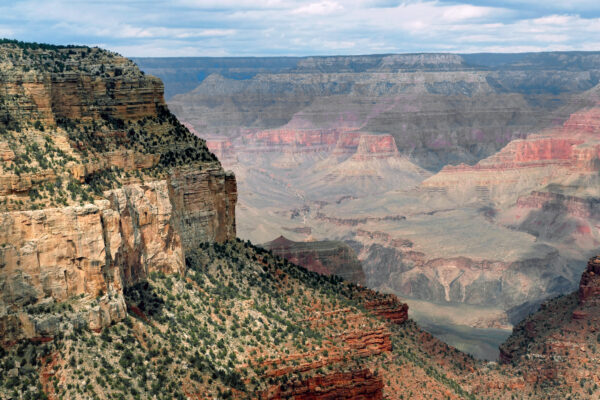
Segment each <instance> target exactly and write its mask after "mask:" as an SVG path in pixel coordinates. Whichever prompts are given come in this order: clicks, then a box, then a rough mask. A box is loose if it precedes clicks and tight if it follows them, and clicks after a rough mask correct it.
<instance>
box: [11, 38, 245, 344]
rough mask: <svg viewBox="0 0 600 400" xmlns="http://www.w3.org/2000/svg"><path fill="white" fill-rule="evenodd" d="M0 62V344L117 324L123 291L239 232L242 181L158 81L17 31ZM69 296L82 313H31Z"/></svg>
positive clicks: (107, 56) (127, 65)
mask: <svg viewBox="0 0 600 400" xmlns="http://www.w3.org/2000/svg"><path fill="white" fill-rule="evenodd" d="M0 59H1V60H2V63H0V74H1V75H2V77H3V79H2V82H1V83H0V88H1V90H2V93H4V95H3V96H2V97H1V98H0V114H1V115H2V118H1V119H0V134H1V136H2V139H1V140H4V141H3V142H2V148H3V156H2V161H1V165H0V170H1V172H0V187H1V189H0V209H1V211H3V212H0V226H2V232H1V233H0V262H1V263H2V268H1V270H0V287H1V288H2V295H1V299H0V314H1V315H0V319H1V321H2V322H0V327H1V330H0V334H1V336H2V341H3V342H11V341H14V340H19V339H23V338H33V337H50V338H51V337H54V336H56V335H58V334H60V332H61V331H63V330H64V329H67V328H66V326H69V325H70V326H75V327H78V326H83V325H86V324H87V325H88V326H89V327H90V328H92V329H100V328H102V327H105V326H107V325H108V324H110V323H114V322H115V321H117V320H119V319H122V318H124V316H125V315H126V307H125V300H124V298H123V290H124V289H125V288H127V287H129V286H131V285H134V284H136V283H138V282H140V281H141V280H145V279H147V277H148V276H149V274H151V273H153V272H161V273H167V274H173V273H179V274H184V273H185V254H186V252H187V251H189V250H191V249H193V248H196V247H197V246H198V245H199V244H200V243H204V242H211V241H217V242H224V241H227V240H230V239H232V238H234V237H235V234H236V232H235V204H236V200H237V194H236V182H235V177H234V176H233V174H231V173H226V172H225V171H223V169H222V168H221V166H220V164H219V163H218V161H216V159H215V158H214V156H213V155H212V154H211V153H210V152H209V151H208V150H207V148H206V146H205V143H204V141H202V140H200V139H198V138H196V137H195V136H194V135H192V134H191V133H190V132H189V131H188V130H187V129H186V128H185V127H183V126H182V125H181V124H179V122H177V120H176V119H175V118H174V117H173V116H172V115H171V114H170V113H169V112H168V110H167V108H166V105H165V103H164V100H163V96H162V92H163V86H162V83H161V82H160V80H158V79H157V78H154V77H150V76H146V75H144V74H143V73H141V72H140V71H139V69H138V68H137V67H136V66H135V64H133V63H132V62H131V61H129V60H127V59H125V58H123V57H120V56H118V55H116V54H113V53H110V52H107V51H104V50H100V49H97V48H94V49H92V48H87V47H55V46H46V45H29V44H23V43H17V42H10V41H9V42H3V43H1V44H0ZM92 302H94V303H96V304H97V305H96V306H90V303H92ZM61 303H68V304H69V305H70V307H71V308H72V309H73V313H72V315H69V316H68V317H66V318H60V319H57V318H56V315H51V316H49V317H45V318H41V317H39V316H37V315H35V313H34V312H33V311H32V310H35V309H36V307H38V306H39V305H44V306H52V307H59V304H61Z"/></svg>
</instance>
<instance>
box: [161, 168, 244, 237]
mask: <svg viewBox="0 0 600 400" xmlns="http://www.w3.org/2000/svg"><path fill="white" fill-rule="evenodd" d="M168 187H169V196H170V199H171V202H172V204H173V214H174V223H175V226H176V229H177V230H178V232H180V235H181V239H182V244H183V248H184V249H191V248H195V247H197V246H198V244H199V243H203V242H215V241H216V242H223V241H226V240H229V239H233V238H235V237H236V225H235V205H236V202H237V184H236V180H235V175H234V174H233V173H231V172H225V171H223V169H221V168H215V167H213V168H208V169H203V170H200V171H197V170H184V169H177V170H174V171H173V172H172V173H171V175H170V176H169V179H168Z"/></svg>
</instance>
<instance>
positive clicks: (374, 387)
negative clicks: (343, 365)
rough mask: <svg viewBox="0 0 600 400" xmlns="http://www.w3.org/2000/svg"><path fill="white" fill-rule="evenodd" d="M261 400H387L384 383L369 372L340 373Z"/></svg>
mask: <svg viewBox="0 0 600 400" xmlns="http://www.w3.org/2000/svg"><path fill="white" fill-rule="evenodd" d="M260 398H261V399H269V400H277V399H289V398H293V399H302V400H334V399H348V400H350V399H358V400H360V399H362V400H367V399H369V400H371V399H373V400H378V399H382V398H383V380H382V379H381V377H379V376H378V375H377V374H374V373H372V372H371V371H369V370H368V369H363V370H358V371H350V372H337V373H333V374H328V375H323V376H315V377H313V378H308V379H305V380H303V381H296V382H290V383H288V384H284V385H281V386H278V387H275V388H271V389H269V390H268V391H266V392H264V393H262V394H261V396H260Z"/></svg>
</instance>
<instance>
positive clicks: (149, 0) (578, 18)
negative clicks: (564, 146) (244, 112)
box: [0, 0, 600, 56]
mask: <svg viewBox="0 0 600 400" xmlns="http://www.w3.org/2000/svg"><path fill="white" fill-rule="evenodd" d="M553 3H557V2H545V3H540V2H538V1H534V0H525V1H517V0H477V1H475V0H308V1H306V0H261V1H256V0H170V1H168V2H165V1H157V0H129V1H128V0H107V1H103V2H97V1H92V0H20V1H3V2H0V36H8V37H14V38H17V39H20V40H29V41H37V42H52V43H59V44H67V43H77V44H96V43H101V44H103V45H104V46H105V47H108V48H110V49H112V50H115V51H118V52H121V53H122V54H124V55H126V56H140V55H144V56H153V55H154V56H175V55H177V56H181V55H195V56H225V55H229V56H240V55H257V56H260V55H315V54H317V55H318V54H367V53H377V52H385V53H393V52H440V51H443V52H479V51H493V50H498V49H501V50H502V51H509V52H511V51H525V50H526V51H533V50H552V49H556V50H594V49H595V50H600V46H599V45H598V43H599V42H600V2H597V1H584V0H574V1H571V2H569V3H568V5H567V2H560V4H558V3H557V4H553Z"/></svg>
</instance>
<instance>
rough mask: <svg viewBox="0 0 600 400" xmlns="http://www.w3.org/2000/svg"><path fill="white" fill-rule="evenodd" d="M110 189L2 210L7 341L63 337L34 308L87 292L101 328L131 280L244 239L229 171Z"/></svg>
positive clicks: (1, 292)
mask: <svg viewBox="0 0 600 400" xmlns="http://www.w3.org/2000/svg"><path fill="white" fill-rule="evenodd" d="M106 197H107V198H108V200H99V201H96V203H95V204H86V205H84V206H73V207H64V208H51V209H44V210H34V211H14V212H6V213H1V214H0V227H1V229H0V243H2V245H1V247H0V333H1V335H2V337H3V339H4V340H10V339H13V340H16V339H20V338H23V337H29V338H31V337H37V336H48V335H50V336H53V331H54V329H53V328H52V327H54V328H55V329H59V328H60V324H59V323H54V324H50V325H51V327H50V328H48V326H47V325H48V321H47V320H45V319H44V320H43V321H42V320H40V321H38V322H39V323H37V325H40V324H41V325H43V326H37V325H36V322H35V320H33V319H32V318H33V317H31V315H29V314H28V310H29V308H31V307H34V306H37V305H39V304H55V303H60V302H65V301H70V300H72V299H74V298H80V297H81V298H87V299H90V300H91V299H97V303H98V304H97V306H93V307H86V308H85V310H86V311H85V313H86V315H85V316H84V319H87V323H88V324H89V326H90V327H91V328H92V329H98V328H101V327H102V326H104V325H106V324H108V323H110V322H111V321H114V320H118V319H120V318H122V317H123V316H124V315H125V302H124V300H123V293H122V290H123V288H124V287H125V286H128V285H131V284H134V283H136V282H139V281H140V280H142V279H144V278H146V277H147V276H148V274H150V273H151V272H154V271H156V272H163V273H167V274H168V273H181V274H183V273H185V251H186V250H187V249H190V248H191V247H193V246H196V245H197V244H198V243H199V242H215V241H217V242H222V241H226V240H229V239H233V238H235V202H236V184H235V178H234V177H233V175H232V174H227V173H225V172H224V171H223V170H222V169H217V168H215V169H212V170H211V169H209V170H200V171H198V170H189V171H182V170H175V171H174V172H172V173H171V175H170V177H169V179H167V180H159V181H154V182H149V183H147V184H131V185H126V186H123V187H122V188H119V189H115V190H112V191H110V192H107V193H106ZM107 293H108V294H110V296H105V294H107ZM77 318H79V319H81V318H80V317H77ZM77 318H76V319H77ZM82 323H85V321H84V322H82ZM44 324H45V325H44ZM54 333H55V332H54Z"/></svg>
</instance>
